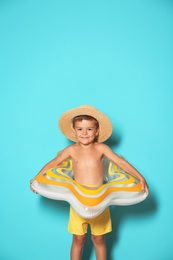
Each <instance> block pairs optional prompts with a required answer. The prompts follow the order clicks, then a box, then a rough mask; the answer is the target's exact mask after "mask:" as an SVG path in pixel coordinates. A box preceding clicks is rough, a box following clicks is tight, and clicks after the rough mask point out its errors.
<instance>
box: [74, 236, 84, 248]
mask: <svg viewBox="0 0 173 260" xmlns="http://www.w3.org/2000/svg"><path fill="white" fill-rule="evenodd" d="M85 240H86V235H73V242H74V243H75V244H76V245H80V246H83V245H84V244H85Z"/></svg>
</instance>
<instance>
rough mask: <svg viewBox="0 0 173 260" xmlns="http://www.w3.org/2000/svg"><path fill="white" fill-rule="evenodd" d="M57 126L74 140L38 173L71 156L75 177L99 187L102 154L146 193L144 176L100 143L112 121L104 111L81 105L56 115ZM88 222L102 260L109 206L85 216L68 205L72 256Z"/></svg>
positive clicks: (108, 227) (78, 255)
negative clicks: (99, 211)
mask: <svg viewBox="0 0 173 260" xmlns="http://www.w3.org/2000/svg"><path fill="white" fill-rule="evenodd" d="M59 127H60V130H61V131H62V133H63V134H64V135H65V136H66V137H67V138H68V139H70V140H72V141H74V142H75V143H74V144H72V145H70V146H68V147H66V148H65V149H64V150H63V151H62V152H61V153H60V154H58V155H57V156H56V157H55V158H54V159H53V160H51V161H50V162H49V163H47V164H46V165H45V166H44V167H43V168H42V169H41V170H40V172H39V173H43V172H44V171H46V170H48V169H50V168H52V167H56V166H57V165H59V164H60V163H62V162H63V161H65V160H66V159H67V158H69V157H70V158H71V159H72V163H73V170H74V179H75V180H76V181H77V182H78V183H80V184H81V185H83V186H85V187H87V188H89V189H93V188H98V187H100V186H101V185H102V184H103V180H104V169H103V159H104V156H105V157H107V158H108V159H109V160H110V161H112V162H114V163H116V164H117V165H119V167H121V168H122V169H123V170H125V171H126V172H128V173H130V174H131V175H133V176H134V177H136V178H138V179H139V180H140V182H141V184H142V187H143V189H145V190H146V192H147V193H148V186H147V183H146V181H145V179H144V178H143V176H142V175H141V174H140V173H139V172H138V171H137V170H136V169H135V168H134V167H133V166H132V165H131V164H129V163H128V162H126V161H125V160H124V159H123V158H121V157H119V156H118V155H117V154H115V153H114V152H113V151H112V150H111V149H110V148H109V147H108V146H107V145H106V144H103V143H102V142H104V141H105V140H106V139H108V138H109V137H110V135H111V133H112V124H111V122H110V120H109V118H108V117H107V116H106V115H105V114H103V113H102V112H100V111H98V110H97V109H96V108H94V107H92V106H88V105H84V106H80V107H77V108H74V109H71V110H69V111H67V112H65V113H64V114H63V115H62V116H61V117H60V119H59ZM32 181H33V180H31V183H32ZM33 191H34V190H33ZM34 192H35V191H34ZM88 224H90V228H91V234H92V241H93V244H94V247H95V250H96V257H97V259H98V260H105V259H106V246H105V242H104V234H106V233H108V232H111V231H112V226H111V217H110V211H109V208H107V209H105V210H104V211H103V212H102V213H101V214H100V215H99V216H98V217H96V218H94V219H88V220H87V219H83V218H82V217H80V216H79V215H78V214H77V213H76V212H75V211H74V210H73V208H72V207H70V218H69V224H68V231H69V232H70V233H72V234H73V242H72V247H71V260H79V259H81V255H82V248H83V245H84V243H85V238H86V233H87V226H88Z"/></svg>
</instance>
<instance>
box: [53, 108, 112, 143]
mask: <svg viewBox="0 0 173 260" xmlns="http://www.w3.org/2000/svg"><path fill="white" fill-rule="evenodd" d="M80 115H88V116H92V117H94V118H95V119H96V120H97V121H98V123H99V129H100V131H99V137H98V141H99V142H104V141H105V140H107V139H108V138H109V137H110V135H111V134H112V124H111V121H110V120H109V118H108V117H107V116H106V115H105V114H103V113H102V112H100V111H99V110H98V109H96V108H95V107H93V106H89V105H83V106H79V107H77V108H73V109H71V110H68V111H67V112H65V113H63V114H62V115H61V117H60V119H59V122H58V125H59V128H60V130H61V132H62V133H63V134H64V135H65V136H66V137H67V138H68V139H70V140H71V141H73V142H76V138H75V135H74V132H73V131H72V121H73V118H74V117H76V116H80Z"/></svg>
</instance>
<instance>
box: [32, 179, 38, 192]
mask: <svg viewBox="0 0 173 260" xmlns="http://www.w3.org/2000/svg"><path fill="white" fill-rule="evenodd" d="M34 180H35V178H34V179H32V180H30V189H31V190H32V191H33V192H34V193H35V194H38V192H36V191H35V190H34V189H33V187H32V183H33V181H34Z"/></svg>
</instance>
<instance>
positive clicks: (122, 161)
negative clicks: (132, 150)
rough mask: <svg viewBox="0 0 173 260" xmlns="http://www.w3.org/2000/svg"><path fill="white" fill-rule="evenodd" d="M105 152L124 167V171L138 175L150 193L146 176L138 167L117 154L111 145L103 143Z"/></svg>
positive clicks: (143, 187)
mask: <svg viewBox="0 0 173 260" xmlns="http://www.w3.org/2000/svg"><path fill="white" fill-rule="evenodd" d="M103 152H104V155H105V156H106V157H107V158H108V159H109V160H110V161H112V162H114V163H116V164H117V165H118V166H119V167H120V168H121V169H123V170H124V171H126V172H127V173H130V174H131V175H133V176H134V177H136V178H137V179H138V180H139V181H140V183H141V185H142V189H145V190H146V192H147V195H148V194H149V190H148V185H147V182H146V180H145V178H144V177H143V176H142V175H141V174H140V173H139V172H138V171H137V169H135V167H133V166H132V165H131V164H130V163H129V162H127V161H126V160H125V159H123V158H122V157H120V156H118V155H117V154H115V153H114V152H113V151H112V150H111V149H110V148H109V146H107V145H105V144H103Z"/></svg>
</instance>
